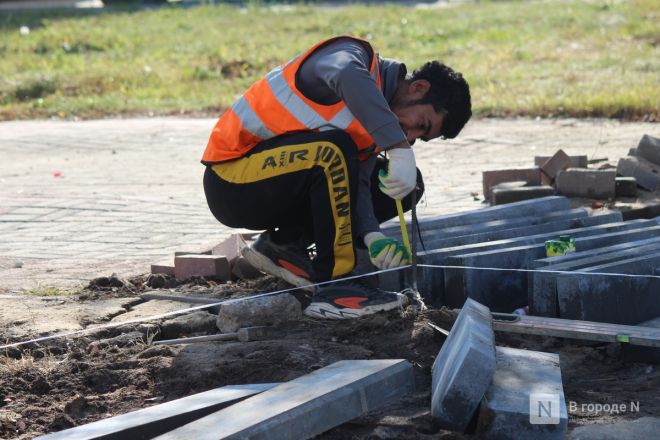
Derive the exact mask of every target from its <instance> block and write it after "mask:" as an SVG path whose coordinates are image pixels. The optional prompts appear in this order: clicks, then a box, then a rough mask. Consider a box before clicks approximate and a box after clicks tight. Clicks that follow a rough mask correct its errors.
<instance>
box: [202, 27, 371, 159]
mask: <svg viewBox="0 0 660 440" xmlns="http://www.w3.org/2000/svg"><path fill="white" fill-rule="evenodd" d="M337 38H346V37H335V38H331V39H329V40H326V41H322V42H320V43H318V44H316V45H314V46H313V47H312V48H310V49H309V50H307V51H306V52H304V53H303V54H302V55H299V56H297V57H295V58H293V59H292V60H290V61H289V62H287V63H286V64H284V65H282V66H278V67H276V68H275V69H273V70H271V71H270V72H269V73H268V74H267V75H266V76H265V77H264V78H262V79H261V80H259V81H257V82H256V83H254V84H253V85H252V86H250V88H249V89H248V90H247V91H246V92H245V93H244V94H243V96H241V97H240V98H239V99H238V100H237V101H236V102H235V103H234V104H233V105H232V106H231V109H229V110H227V111H226V112H225V113H224V114H223V115H222V117H220V119H219V120H218V122H217V123H216V125H215V127H214V128H213V131H212V132H211V137H210V139H209V142H208V145H207V147H206V151H205V152H204V156H203V157H202V162H203V163H205V164H212V163H219V162H224V161H227V160H232V159H236V158H239V157H242V156H243V155H245V154H246V153H247V152H249V151H250V150H251V149H252V148H253V147H254V146H255V145H256V144H258V143H259V142H261V141H263V140H266V139H270V138H273V137H275V136H279V135H282V134H285V133H289V132H295V131H325V130H334V129H340V130H344V131H346V132H347V134H348V135H350V136H351V138H352V139H353V141H354V142H355V144H356V145H357V147H358V150H366V149H368V148H372V147H373V144H374V140H373V138H372V137H371V136H370V135H369V133H368V132H367V131H366V130H365V129H364V127H363V126H362V124H360V122H359V121H358V120H357V119H356V118H355V116H353V114H352V113H351V112H350V110H349V109H348V108H347V107H346V105H345V104H344V102H343V101H339V102H338V103H335V104H332V105H321V104H318V103H315V102H313V101H311V100H310V99H308V98H306V97H305V96H304V95H303V94H302V93H301V92H300V91H299V90H298V89H297V88H296V85H295V75H296V73H297V72H298V69H299V68H300V65H301V64H302V63H303V62H304V61H305V59H307V57H309V56H310V55H311V54H312V53H313V52H314V51H315V50H316V49H318V48H319V47H320V46H322V45H325V44H328V43H331V42H332V41H334V40H336V39H337ZM348 38H353V37H348ZM353 39H354V40H357V41H360V42H361V43H363V44H365V45H368V47H369V48H370V49H371V46H370V45H369V43H368V42H366V41H364V40H360V39H357V38H353ZM371 50H372V53H373V56H372V60H371V66H370V69H369V71H370V73H371V76H372V78H373V79H374V81H375V82H376V84H377V85H378V87H379V88H382V85H381V78H380V71H379V68H378V59H377V56H376V53H375V52H374V51H373V49H371Z"/></svg>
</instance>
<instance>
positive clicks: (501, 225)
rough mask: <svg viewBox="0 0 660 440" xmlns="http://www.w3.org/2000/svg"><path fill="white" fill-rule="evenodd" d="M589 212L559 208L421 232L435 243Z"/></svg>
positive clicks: (423, 237)
mask: <svg viewBox="0 0 660 440" xmlns="http://www.w3.org/2000/svg"><path fill="white" fill-rule="evenodd" d="M588 215H589V213H588V212H587V211H586V210H585V209H583V208H576V209H567V210H560V211H554V212H548V213H538V214H531V215H527V216H521V217H514V218H504V219H498V220H491V221H486V222H481V223H474V224H466V225H459V226H453V227H449V228H442V229H427V230H424V231H421V232H422V239H423V240H424V243H435V242H437V241H442V240H446V239H450V238H454V237H463V236H470V235H474V234H479V233H483V232H488V231H498V230H503V229H512V228H518V227H523V226H532V225H539V224H544V223H550V222H553V221H559V220H565V219H572V218H583V217H587V216H588Z"/></svg>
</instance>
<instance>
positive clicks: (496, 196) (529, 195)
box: [491, 185, 555, 205]
mask: <svg viewBox="0 0 660 440" xmlns="http://www.w3.org/2000/svg"><path fill="white" fill-rule="evenodd" d="M499 186H500V185H498V187H499ZM491 194H492V196H491V203H492V204H493V205H503V204H505V203H513V202H519V201H521V200H529V199H536V198H539V197H547V196H552V195H554V194H555V189H554V188H553V187H551V186H546V185H535V186H519V187H517V188H493V190H492V192H491Z"/></svg>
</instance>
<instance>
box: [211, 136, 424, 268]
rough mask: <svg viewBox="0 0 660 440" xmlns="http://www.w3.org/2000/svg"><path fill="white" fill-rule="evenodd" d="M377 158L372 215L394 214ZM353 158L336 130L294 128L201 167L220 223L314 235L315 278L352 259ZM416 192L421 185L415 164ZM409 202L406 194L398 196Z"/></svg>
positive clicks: (349, 143) (283, 234) (296, 236)
mask: <svg viewBox="0 0 660 440" xmlns="http://www.w3.org/2000/svg"><path fill="white" fill-rule="evenodd" d="M386 168H387V161H385V160H384V159H381V158H379V159H378V161H377V165H376V167H375V170H374V174H373V176H372V185H371V193H372V201H373V205H374V214H375V215H376V218H377V219H378V221H379V222H381V223H382V222H383V221H385V220H388V219H390V218H393V217H395V216H396V215H397V211H396V204H395V202H394V200H392V199H391V198H390V197H389V196H387V195H385V194H384V193H382V192H381V191H380V190H379V189H378V183H377V178H378V171H379V170H380V169H386ZM358 172H359V159H358V155H357V148H356V146H355V144H354V143H353V140H352V139H351V138H350V136H348V135H347V134H346V133H345V132H343V131H341V130H332V131H324V132H301V133H294V134H288V135H284V136H279V137H277V138H273V139H269V140H267V141H263V142H261V143H259V144H258V145H257V146H256V147H255V148H253V149H252V150H251V151H250V152H249V153H248V154H247V155H246V156H244V157H242V158H240V159H236V160H233V161H229V162H224V163H221V164H218V165H214V166H213V167H207V169H206V172H205V174H204V191H205V193H206V200H207V202H208V205H209V208H210V209H211V212H212V213H213V215H214V216H215V218H217V219H218V221H220V223H222V224H224V225H226V226H230V227H234V228H246V229H255V230H263V229H268V230H275V229H277V231H276V232H275V233H274V234H273V239H274V240H275V241H278V242H281V243H284V242H299V243H301V244H302V245H308V244H311V243H316V258H315V259H314V261H313V266H314V275H313V280H314V281H326V280H329V279H334V278H338V277H341V276H343V275H346V274H348V273H349V272H351V270H353V267H354V266H355V247H354V242H355V237H354V233H353V225H354V215H355V213H354V209H352V208H353V206H354V204H355V203H360V202H359V200H357V182H358ZM418 186H419V187H420V189H419V190H418V198H417V200H419V198H421V195H422V193H423V191H424V190H423V183H422V179H421V174H420V173H419V171H418ZM403 205H404V209H406V210H409V209H410V207H411V197H406V198H405V199H404V200H403Z"/></svg>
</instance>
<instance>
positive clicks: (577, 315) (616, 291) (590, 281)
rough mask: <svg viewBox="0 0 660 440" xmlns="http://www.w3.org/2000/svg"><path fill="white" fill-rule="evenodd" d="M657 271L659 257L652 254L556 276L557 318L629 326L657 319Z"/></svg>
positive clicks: (659, 296)
mask: <svg viewBox="0 0 660 440" xmlns="http://www.w3.org/2000/svg"><path fill="white" fill-rule="evenodd" d="M658 267H660V253H653V254H648V255H643V256H640V257H636V258H630V259H627V260H620V261H616V262H612V263H608V264H602V265H598V266H591V267H588V268H583V269H580V274H560V275H559V276H558V277H557V281H556V282H557V302H558V305H559V317H560V318H566V319H579V320H582V321H596V322H610V323H613V324H630V325H636V324H639V323H640V322H643V321H647V320H649V319H654V318H657V317H658V316H660V277H659V276H658V273H657V268H658ZM588 273H593V274H594V275H587V274H588ZM601 274H605V275H601ZM606 274H612V275H606ZM619 274H621V275H619ZM626 275H639V276H626ZM649 275H650V276H649Z"/></svg>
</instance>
